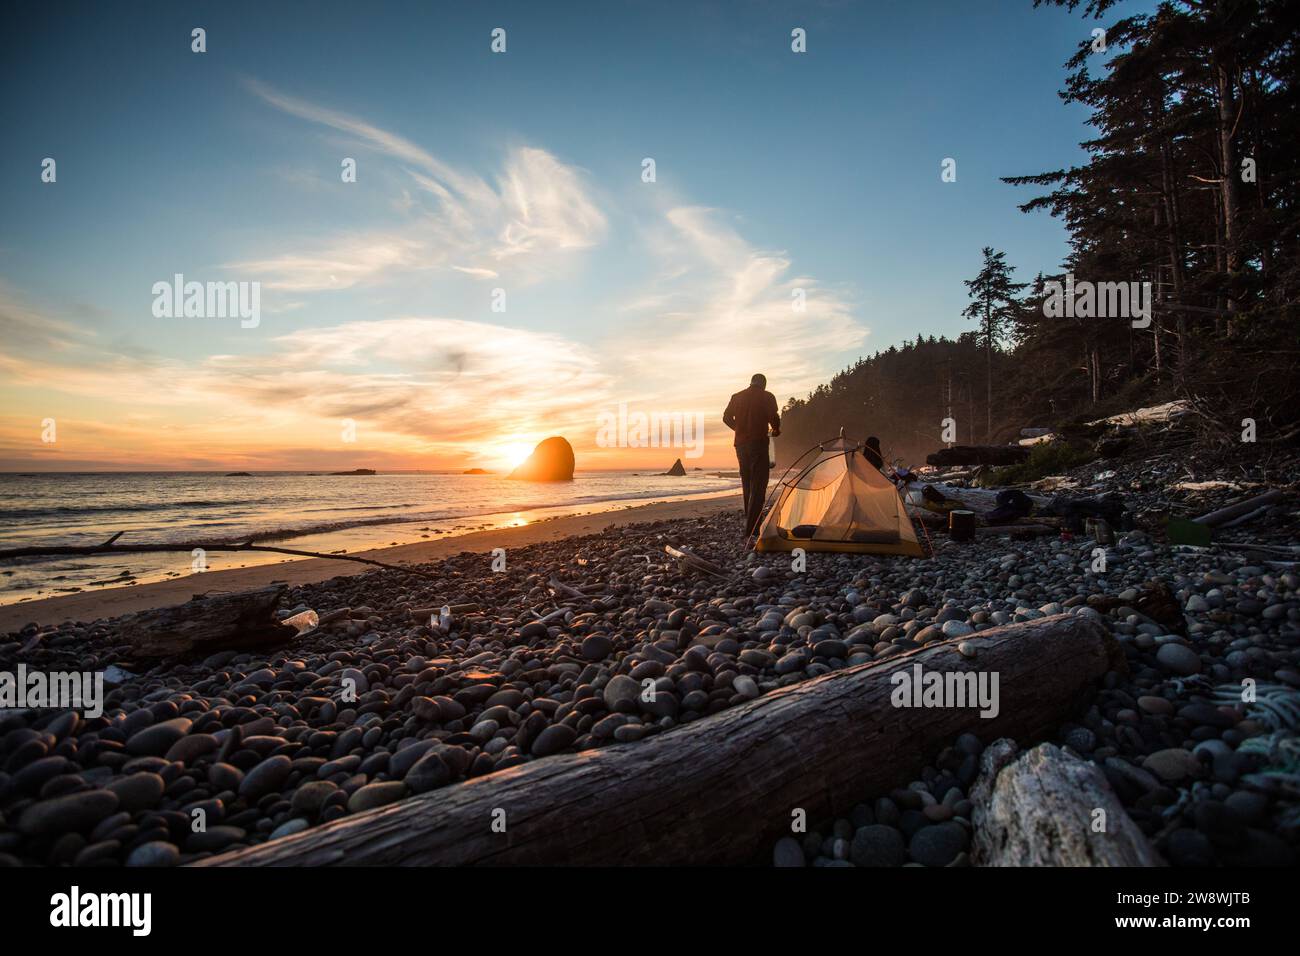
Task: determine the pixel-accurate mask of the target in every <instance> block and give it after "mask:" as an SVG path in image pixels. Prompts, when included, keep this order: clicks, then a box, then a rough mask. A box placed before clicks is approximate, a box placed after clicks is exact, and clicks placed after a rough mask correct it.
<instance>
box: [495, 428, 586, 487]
mask: <svg viewBox="0 0 1300 956" xmlns="http://www.w3.org/2000/svg"><path fill="white" fill-rule="evenodd" d="M574 464H575V462H574V457H573V446H572V445H570V444H569V443H568V441H566V440H565V439H563V438H560V437H559V436H556V437H553V438H545V439H543V440H542V441H540V442H538V443H537V447H536V448H534V449H533V453H532V454H531V455H529V456H528V457H527V458H526V459H525V460H524V463H523V464H522V465H520V466H519V467H518V468H516V469H515V470H514V471H512V472H510V475H509V477H511V478H517V479H519V480H521V481H572V480H573V466H574Z"/></svg>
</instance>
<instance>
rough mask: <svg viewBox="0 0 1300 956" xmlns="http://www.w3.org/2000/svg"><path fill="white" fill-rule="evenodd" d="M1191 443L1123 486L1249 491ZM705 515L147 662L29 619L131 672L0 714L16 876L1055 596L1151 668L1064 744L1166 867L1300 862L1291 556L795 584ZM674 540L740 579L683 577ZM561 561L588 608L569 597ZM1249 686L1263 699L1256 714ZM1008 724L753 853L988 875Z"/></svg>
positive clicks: (398, 777) (1128, 544) (1102, 694)
mask: <svg viewBox="0 0 1300 956" xmlns="http://www.w3.org/2000/svg"><path fill="white" fill-rule="evenodd" d="M1171 462H1172V459H1171V460H1170V461H1167V462H1165V463H1164V464H1161V463H1160V462H1156V463H1155V464H1153V463H1152V462H1150V461H1147V462H1134V463H1132V464H1130V465H1126V466H1121V467H1119V468H1118V469H1115V474H1114V475H1113V476H1111V477H1109V478H1108V479H1107V480H1108V481H1109V482H1110V483H1111V484H1112V485H1113V486H1115V487H1121V488H1123V489H1124V490H1125V492H1126V493H1127V494H1129V495H1130V496H1131V497H1132V500H1133V501H1134V503H1135V504H1136V505H1142V504H1143V503H1150V504H1152V505H1153V506H1154V504H1160V505H1161V506H1162V507H1172V508H1173V509H1174V510H1175V511H1177V510H1179V509H1180V508H1182V509H1185V510H1189V511H1190V510H1195V509H1197V508H1201V507H1204V506H1205V505H1206V504H1207V503H1208V504H1210V505H1212V504H1214V496H1215V495H1216V494H1217V495H1219V497H1220V498H1222V499H1223V500H1228V499H1230V498H1231V497H1232V496H1233V493H1232V492H1231V491H1229V490H1224V491H1218V492H1208V493H1206V494H1204V495H1200V496H1199V497H1197V498H1195V499H1194V500H1191V501H1185V502H1184V501H1179V500H1177V496H1174V499H1173V500H1172V501H1171V500H1170V496H1169V495H1168V494H1167V493H1165V492H1163V491H1161V490H1160V489H1159V488H1156V485H1158V484H1159V482H1158V481H1157V482H1155V483H1154V484H1153V483H1152V476H1153V474H1154V475H1158V474H1159V473H1160V469H1161V468H1162V467H1166V466H1167V467H1170V468H1172V467H1173V466H1172V463H1171ZM1093 471H1096V468H1095V466H1094V468H1093ZM1171 473H1172V472H1171ZM1143 483H1146V485H1148V486H1151V487H1150V488H1148V490H1147V491H1143V490H1142V488H1143V487H1144V485H1143ZM1152 489H1154V490H1152ZM1144 496H1145V497H1144ZM1157 499H1158V500H1157ZM694 506H695V507H698V508H700V509H701V511H700V513H697V514H694V515H676V516H674V517H671V518H660V519H657V520H656V519H653V518H652V519H651V520H640V521H637V520H634V519H635V516H634V515H633V516H632V518H628V517H627V516H623V519H622V520H623V523H619V524H615V523H611V522H610V521H609V517H608V516H594V518H593V519H592V520H596V519H601V518H603V519H604V522H603V524H602V526H601V527H600V528H598V529H597V530H594V531H593V532H591V533H584V534H574V535H567V536H561V537H556V538H553V539H551V540H542V541H537V542H533V543H527V544H522V545H521V546H519V547H513V546H512V547H510V548H509V549H508V552H507V560H506V566H505V568H504V570H497V571H494V570H493V569H492V561H491V557H490V555H488V554H484V553H479V552H473V551H463V552H461V553H457V554H450V555H447V556H445V557H440V558H438V559H436V560H430V561H428V562H426V563H422V564H419V565H418V567H419V568H420V569H421V570H422V571H425V572H429V573H431V574H432V575H433V577H432V578H427V577H417V576H415V575H412V574H407V573H405V572H402V571H390V570H369V571H362V572H360V573H349V574H347V575H343V576H334V577H329V578H327V579H324V580H317V581H307V582H303V583H291V584H288V585H287V586H286V588H285V590H284V593H283V596H282V600H281V606H280V608H279V610H278V611H277V616H279V617H281V618H288V617H291V616H293V615H296V614H300V613H301V612H303V611H307V610H311V611H315V612H316V613H317V614H318V615H320V616H322V617H325V616H329V617H332V618H333V620H332V622H331V623H328V624H325V625H323V626H321V627H319V628H317V629H315V630H313V631H311V632H308V633H307V634H305V635H303V636H301V637H299V638H298V639H297V640H295V641H292V642H291V643H289V644H288V645H287V646H283V647H277V648H273V649H266V650H260V651H254V652H235V651H223V652H220V653H216V654H212V655H210V656H207V657H206V658H204V659H201V660H182V661H164V662H161V663H156V664H154V665H152V666H149V667H147V668H142V667H140V666H139V665H138V664H135V663H134V662H132V660H131V649H130V647H129V646H127V645H125V644H123V643H122V642H121V641H120V640H118V639H116V634H117V628H116V622H115V620H114V619H112V618H101V619H98V620H89V621H78V622H72V621H68V622H64V623H59V624H41V623H32V624H28V625H25V626H19V627H14V628H12V629H10V630H9V632H8V633H7V635H5V636H4V637H3V638H0V669H2V670H9V671H12V670H13V669H14V668H16V667H17V666H18V665H19V664H20V663H21V664H24V665H26V667H28V668H30V669H35V668H39V669H44V670H47V671H52V670H86V669H91V670H106V672H107V673H108V674H109V675H111V678H112V679H111V680H110V682H109V685H108V686H109V692H108V695H107V700H106V703H105V711H104V713H103V715H102V716H100V717H94V718H91V717H84V716H82V715H79V714H77V713H75V712H71V711H67V712H62V713H52V712H27V713H13V712H10V713H9V714H7V715H5V716H3V717H0V863H3V864H6V865H10V866H18V865H75V866H121V865H128V866H136V865H148V866H170V865H177V864H184V863H189V862H195V861H198V860H202V859H205V858H208V857H211V856H213V855H215V854H221V853H224V852H228V851H231V850H234V849H238V848H241V847H248V846H253V845H256V844H261V843H265V842H266V841H269V840H276V839H279V838H281V837H284V836H286V835H289V834H293V833H298V832H300V831H303V830H307V829H309V828H311V827H314V826H317V825H320V824H322V823H326V822H329V821H333V820H338V819H340V818H343V817H346V816H349V815H353V814H359V813H363V812H366V811H368V810H372V809H375V808H378V807H382V806H385V805H388V804H391V803H394V802H397V801H401V800H404V799H407V798H409V797H412V796H414V795H418V794H424V793H428V792H430V791H433V790H437V789H440V788H446V787H455V786H457V785H458V784H459V783H461V782H462V781H465V780H467V779H469V778H475V777H481V776H484V775H487V774H492V773H495V772H497V771H501V770H504V769H506V768H510V767H514V766H518V765H520V764H523V763H525V762H529V761H535V760H541V759H545V758H547V757H549V756H552V755H555V754H561V753H565V752H572V751H580V750H586V749H590V748H599V747H606V746H621V745H626V746H630V747H635V746H637V744H638V742H640V741H642V740H644V739H646V738H649V737H653V736H657V735H662V734H672V733H678V732H683V728H684V727H685V726H686V725H690V724H692V723H694V722H696V721H700V720H704V719H707V718H708V717H709V716H710V715H713V714H716V713H718V712H720V711H722V710H724V709H727V708H731V707H736V706H740V705H744V704H746V703H747V702H749V701H752V700H755V699H757V698H760V697H761V696H762V695H764V694H767V693H770V692H772V691H774V690H776V689H779V688H783V687H786V686H789V685H792V684H798V683H800V682H803V681H807V680H810V679H813V678H816V677H818V676H820V675H823V674H826V673H829V672H830V671H833V670H836V669H840V668H845V667H852V666H855V665H860V664H865V663H870V662H872V661H877V660H883V659H886V658H888V657H891V656H893V655H895V654H898V653H902V652H904V651H906V650H910V649H913V648H917V647H922V646H925V645H927V644H929V643H932V642H936V641H945V640H960V639H961V638H963V637H965V636H968V635H971V634H975V633H977V632H979V631H982V630H987V629H989V628H993V627H996V626H998V625H1002V624H1008V623H1015V622H1019V621H1027V620H1034V619H1037V618H1041V617H1046V616H1050V615H1055V614H1074V615H1080V616H1086V617H1088V618H1090V619H1092V620H1094V621H1097V622H1100V623H1101V624H1103V625H1104V626H1105V627H1106V628H1107V629H1108V630H1109V631H1110V632H1111V633H1112V634H1113V635H1114V637H1115V638H1116V639H1117V641H1118V642H1119V644H1120V646H1121V648H1122V650H1123V653H1124V657H1125V659H1126V663H1127V670H1126V672H1125V673H1120V672H1118V671H1116V672H1112V673H1109V674H1107V676H1106V678H1105V680H1104V681H1103V682H1102V686H1100V687H1099V688H1098V690H1097V692H1096V695H1095V699H1094V700H1093V702H1092V703H1091V705H1090V706H1089V707H1088V708H1087V709H1086V710H1085V711H1083V712H1081V713H1079V714H1078V716H1077V719H1075V720H1073V721H1072V722H1070V723H1067V724H1064V725H1062V726H1060V727H1059V728H1058V729H1057V731H1056V733H1055V734H1054V735H1053V736H1052V738H1051V739H1052V741H1053V742H1054V743H1056V744H1057V745H1058V746H1060V747H1062V748H1064V749H1066V750H1067V751H1068V752H1069V753H1071V754H1074V755H1077V756H1078V757H1080V758H1081V759H1083V760H1086V761H1088V762H1090V763H1093V764H1095V765H1096V766H1097V767H1098V768H1099V769H1100V771H1101V772H1102V773H1103V774H1104V775H1105V778H1106V781H1107V782H1108V783H1109V785H1110V786H1111V788H1112V789H1113V790H1114V792H1115V794H1116V795H1117V797H1118V798H1119V800H1120V801H1121V802H1122V803H1123V806H1124V808H1125V810H1126V812H1127V813H1128V814H1129V816H1130V817H1131V818H1132V820H1133V821H1134V823H1135V824H1136V825H1137V826H1138V827H1139V828H1140V829H1141V830H1142V831H1143V833H1144V834H1145V835H1146V836H1147V837H1148V838H1149V839H1150V840H1151V841H1152V842H1153V845H1154V846H1155V848H1156V849H1157V850H1158V852H1159V853H1160V854H1161V855H1162V856H1163V858H1164V859H1165V861H1166V862H1168V863H1169V864H1171V865H1175V866H1214V865H1247V866H1255V865H1280V866H1287V865H1294V863H1295V862H1296V856H1297V847H1298V846H1300V795H1298V794H1297V788H1296V771H1297V769H1300V768H1297V766H1296V760H1297V754H1296V752H1295V749H1294V741H1295V736H1294V728H1295V725H1294V721H1295V719H1296V717H1297V716H1300V709H1297V700H1298V699H1300V644H1298V643H1297V638H1298V637H1300V594H1298V591H1300V588H1298V585H1300V576H1298V575H1297V573H1296V571H1295V570H1294V568H1278V567H1272V566H1270V562H1269V561H1268V560H1266V559H1265V558H1264V557H1262V556H1261V555H1258V554H1253V553H1251V552H1249V551H1240V552H1217V551H1216V552H1206V551H1193V550H1188V549H1179V548H1175V547H1171V546H1170V545H1168V544H1166V543H1164V542H1162V541H1161V540H1159V536H1158V535H1156V534H1154V533H1153V532H1152V531H1151V530H1137V531H1133V532H1129V533H1127V534H1121V535H1119V537H1118V539H1117V540H1116V541H1115V543H1114V544H1112V545H1109V546H1108V547H1107V548H1106V557H1107V562H1106V570H1105V572H1104V573H1096V572H1095V571H1094V570H1093V566H1094V555H1093V551H1094V549H1095V548H1096V547H1097V544H1096V542H1094V541H1092V540H1091V539H1086V540H1085V539H1082V538H1078V539H1073V540H1066V539H1065V538H1064V537H1057V536H1050V537H1037V538H1033V539H1030V540H1013V539H1010V538H1008V537H1005V536H989V537H981V538H979V539H977V540H976V541H973V542H969V543H961V544H959V543H957V542H952V541H948V540H946V539H943V540H938V541H936V542H935V548H936V549H935V553H934V554H933V555H932V556H931V557H928V558H925V559H920V560H917V559H908V558H895V557H886V558H880V557H864V556H854V555H835V554H810V555H809V556H808V562H807V567H806V569H805V570H803V571H795V570H792V567H791V559H790V556H789V555H759V554H756V553H753V552H749V551H746V550H745V549H744V548H743V546H742V536H741V533H740V532H741V526H740V522H741V519H740V516H739V514H738V511H737V510H736V508H735V503H734V501H730V500H721V501H714V502H697V503H694ZM1276 511H1277V514H1276V516H1274V517H1275V518H1276V519H1278V520H1270V521H1269V522H1267V523H1266V525H1267V528H1268V529H1269V530H1268V532H1267V534H1265V535H1264V537H1265V538H1267V539H1268V540H1269V541H1271V542H1272V543H1274V544H1288V543H1289V544H1295V543H1297V542H1296V540H1295V528H1294V522H1293V521H1288V520H1285V519H1287V518H1288V516H1289V515H1290V514H1291V513H1292V512H1293V511H1294V504H1293V503H1290V504H1284V505H1282V506H1279V508H1277V509H1276ZM628 514H631V513H630V512H629V513H628ZM1243 534H1246V533H1245V532H1243ZM1246 536H1247V537H1251V538H1253V539H1255V540H1260V539H1261V535H1260V534H1259V533H1258V529H1257V533H1255V534H1254V535H1249V534H1246ZM665 544H673V545H678V546H681V545H686V546H689V547H690V548H691V549H692V550H693V551H694V552H695V553H696V554H698V555H700V556H701V557H704V558H706V559H708V560H709V561H712V562H715V563H716V564H718V565H719V566H721V567H722V568H723V569H725V570H726V572H727V576H726V577H725V578H714V577H709V576H706V575H700V574H698V573H695V572H692V571H690V570H687V569H684V568H682V567H680V566H679V565H678V564H677V562H676V561H675V560H673V559H672V558H670V557H668V556H667V555H666V554H665V552H664V546H665ZM552 579H558V580H560V581H562V582H564V583H565V584H566V585H568V586H570V587H572V588H574V589H577V590H578V591H581V592H583V593H584V594H586V593H590V596H588V597H584V598H581V599H578V598H574V597H572V596H565V595H563V594H557V593H555V591H554V590H553V589H552V588H551V587H550V586H549V582H550V581H551V580H552ZM443 604H448V605H453V606H462V605H464V606H470V607H471V608H472V609H471V610H466V611H463V612H459V613H456V614H455V615H453V617H452V620H451V621H450V622H449V624H448V626H447V627H445V628H444V627H441V626H439V625H438V622H437V621H436V620H435V621H430V620H428V619H424V618H422V617H420V618H417V617H413V615H412V613H411V612H412V610H413V609H427V608H429V607H436V606H441V605H443ZM1139 607H1141V608H1142V609H1141V610H1139ZM1244 678H1251V679H1253V680H1254V681H1255V682H1256V686H1257V688H1258V698H1259V700H1260V701H1263V703H1243V702H1242V701H1241V699H1240V697H1241V695H1240V685H1241V682H1242V680H1243V679H1244ZM647 679H649V680H653V681H654V682H655V687H656V694H655V695H654V700H653V701H650V702H646V701H644V700H643V699H642V697H641V695H640V694H639V691H640V688H641V687H642V682H643V681H645V680H647ZM344 686H347V687H350V688H353V689H354V690H355V694H353V695H351V696H350V697H349V696H348V695H345V694H343V693H342V688H343V687H344ZM989 743H990V741H987V740H984V741H982V740H980V739H979V738H978V737H977V736H975V735H974V734H963V735H961V736H959V737H957V738H955V739H953V740H952V741H951V744H950V745H949V746H946V747H944V748H942V749H941V750H940V751H939V752H936V753H933V754H931V755H927V761H928V764H927V766H926V767H925V769H924V770H923V771H922V772H921V774H920V775H919V778H918V779H915V780H912V781H899V783H898V786H897V787H895V788H893V789H891V790H889V791H887V792H881V793H862V794H859V795H857V799H856V800H855V801H852V802H846V804H845V805H844V806H843V807H842V808H841V809H840V811H839V815H838V816H837V817H835V818H834V819H825V820H811V821H809V826H808V828H807V830H806V832H802V833H792V834H791V835H790V836H788V837H785V838H782V839H781V840H779V842H776V843H775V844H774V845H772V846H767V847H757V848H755V857H754V860H753V862H756V863H766V864H772V863H775V864H776V865H778V866H806V865H818V866H849V865H853V866H902V865H922V866H962V865H966V864H967V863H969V850H970V845H971V840H972V836H973V826H974V824H973V822H972V819H971V801H970V789H971V787H972V785H973V784H974V782H975V778H976V776H977V774H978V770H979V756H980V753H981V751H982V750H983V748H984V747H985V746H987V745H988V744H989ZM1020 743H1021V744H1022V745H1027V744H1029V743H1032V742H1030V741H1022V742H1020ZM196 810H199V811H202V816H203V818H204V819H205V821H206V826H205V828H204V829H203V830H201V831H198V832H196V831H195V830H194V828H193V826H192V820H193V819H194V817H195V811H196ZM433 862H436V861H433Z"/></svg>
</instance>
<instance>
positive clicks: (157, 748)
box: [126, 717, 193, 757]
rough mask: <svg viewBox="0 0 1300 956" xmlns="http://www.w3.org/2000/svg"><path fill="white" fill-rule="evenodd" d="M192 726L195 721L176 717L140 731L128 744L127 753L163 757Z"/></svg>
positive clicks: (132, 736)
mask: <svg viewBox="0 0 1300 956" xmlns="http://www.w3.org/2000/svg"><path fill="white" fill-rule="evenodd" d="M192 725H193V721H191V720H188V719H187V718H185V717H174V718H172V719H171V720H164V721H162V722H161V723H157V724H154V725H153V726H152V727H146V728H144V729H143V730H138V731H136V732H135V733H134V734H132V735H131V737H130V739H129V740H127V742H126V750H127V753H131V754H135V755H137V756H152V757H161V756H162V755H163V754H165V753H166V752H167V751H168V750H170V749H171V748H172V745H173V744H175V743H176V742H177V741H179V740H180V739H181V738H182V737H184V736H185V735H186V734H187V733H188V732H189V729H190V727H191V726H192Z"/></svg>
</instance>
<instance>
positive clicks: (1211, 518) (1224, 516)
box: [1192, 490, 1284, 528]
mask: <svg viewBox="0 0 1300 956" xmlns="http://www.w3.org/2000/svg"><path fill="white" fill-rule="evenodd" d="M1283 497H1284V496H1283V494H1282V492H1280V491H1277V490H1273V491H1266V492H1264V493H1263V494H1262V495H1256V496H1255V497H1253V498H1247V499H1245V500H1244V501H1238V502H1236V503H1235V504H1231V505H1228V506H1227V507H1224V508H1220V509H1219V510H1217V511H1211V512H1210V513H1209V514H1203V515H1201V516H1200V517H1199V518H1193V519H1192V520H1193V521H1195V522H1196V523H1197V524H1203V525H1207V526H1208V527H1211V528H1216V527H1219V526H1220V525H1225V526H1226V524H1227V523H1228V522H1230V521H1232V520H1233V519H1234V518H1241V517H1244V516H1245V515H1249V514H1252V513H1253V512H1256V511H1262V510H1264V509H1266V508H1268V507H1270V506H1272V505H1275V504H1277V503H1278V502H1280V501H1281V500H1282V498H1283Z"/></svg>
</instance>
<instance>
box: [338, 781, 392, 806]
mask: <svg viewBox="0 0 1300 956" xmlns="http://www.w3.org/2000/svg"><path fill="white" fill-rule="evenodd" d="M404 796H406V784H404V783H403V782H402V781H400V780H384V781H381V782H380V783H368V784H366V785H365V786H364V787H362V788H361V789H360V790H358V791H357V792H356V793H354V794H352V796H351V798H349V800H348V812H349V813H363V812H365V811H366V810H373V809H375V808H376V807H382V806H384V805H386V804H389V803H394V802H396V801H398V800H400V799H402V797H404Z"/></svg>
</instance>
